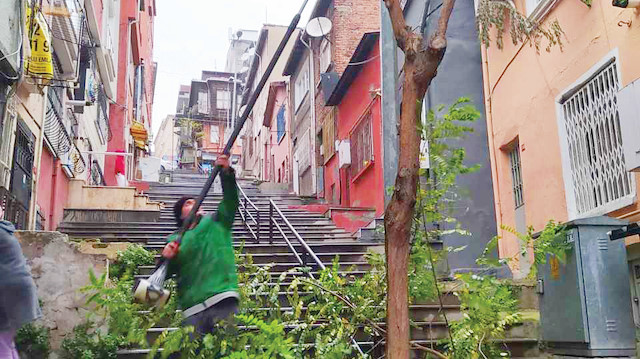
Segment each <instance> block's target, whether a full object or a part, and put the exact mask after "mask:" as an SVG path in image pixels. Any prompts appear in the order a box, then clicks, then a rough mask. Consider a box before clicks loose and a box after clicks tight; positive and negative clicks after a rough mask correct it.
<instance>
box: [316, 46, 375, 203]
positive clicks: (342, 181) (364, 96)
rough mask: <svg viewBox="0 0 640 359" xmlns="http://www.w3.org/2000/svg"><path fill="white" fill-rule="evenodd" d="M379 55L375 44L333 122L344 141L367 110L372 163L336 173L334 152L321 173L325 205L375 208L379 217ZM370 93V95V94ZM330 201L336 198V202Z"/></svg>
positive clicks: (336, 162)
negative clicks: (369, 114) (371, 142)
mask: <svg viewBox="0 0 640 359" xmlns="http://www.w3.org/2000/svg"><path fill="white" fill-rule="evenodd" d="M379 53H380V48H379V45H378V44H376V45H375V47H374V48H373V49H372V50H371V52H370V54H369V59H372V60H371V61H370V62H368V63H367V64H365V65H364V66H363V68H362V70H361V71H360V73H359V74H358V76H357V77H356V78H355V79H354V80H353V82H352V83H351V86H350V87H349V89H348V91H347V92H346V94H345V95H344V97H343V98H342V101H341V102H340V104H339V105H338V111H337V121H336V132H337V138H338V139H339V140H348V139H349V136H350V134H351V132H352V131H353V129H354V128H355V127H356V125H358V124H359V123H360V121H361V120H362V118H363V115H364V114H366V113H367V111H368V110H369V108H370V109H371V126H372V132H373V156H374V159H373V162H372V163H370V164H369V165H368V166H367V167H366V168H365V169H364V170H363V171H361V172H360V173H359V174H356V173H350V170H349V169H342V170H338V168H337V167H338V154H337V153H336V154H335V155H334V156H333V157H332V158H330V159H329V160H328V161H327V163H326V164H325V171H324V177H325V178H324V179H325V199H326V200H327V201H328V202H330V203H334V204H340V205H343V206H350V207H369V208H375V210H376V215H382V214H383V212H384V193H385V188H384V182H383V163H381V159H382V113H381V108H380V97H379V96H378V95H377V93H378V91H376V90H379V89H380V58H379ZM371 90H373V91H374V92H373V93H372V91H371ZM332 186H333V187H334V189H333V190H332ZM332 192H334V193H333V194H332ZM332 197H333V198H332ZM333 199H340V202H336V201H334V200H333Z"/></svg>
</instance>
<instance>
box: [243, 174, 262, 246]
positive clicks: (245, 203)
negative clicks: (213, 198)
mask: <svg viewBox="0 0 640 359" xmlns="http://www.w3.org/2000/svg"><path fill="white" fill-rule="evenodd" d="M238 190H240V194H241V195H242V200H241V201H240V209H241V210H240V218H242V223H243V224H244V226H245V227H246V228H247V230H248V231H249V233H251V236H252V237H253V240H254V241H255V242H256V243H259V242H260V211H259V210H258V207H257V206H256V205H255V204H254V203H253V201H251V199H249V197H248V196H247V194H246V193H245V192H244V190H243V189H242V187H240V185H238ZM249 207H251V208H253V210H254V211H255V212H256V217H257V219H256V217H254V216H253V214H252V213H251V211H250V209H249ZM249 218H250V219H251V221H252V222H253V224H254V225H255V226H256V230H255V231H254V229H253V228H251V225H250V223H249V221H248V219H249Z"/></svg>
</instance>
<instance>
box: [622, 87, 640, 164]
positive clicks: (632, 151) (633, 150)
mask: <svg viewBox="0 0 640 359" xmlns="http://www.w3.org/2000/svg"><path fill="white" fill-rule="evenodd" d="M618 112H619V114H620V133H621V135H622V149H623V152H624V163H625V166H626V169H627V171H631V172H640V81H639V80H636V81H634V82H632V83H631V84H629V85H628V86H627V87H625V88H623V89H622V90H620V91H619V92H618Z"/></svg>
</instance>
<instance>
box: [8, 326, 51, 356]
mask: <svg viewBox="0 0 640 359" xmlns="http://www.w3.org/2000/svg"><path fill="white" fill-rule="evenodd" d="M49 340H50V335H49V328H46V327H43V326H41V325H38V324H34V323H29V324H25V325H24V326H23V327H22V328H20V329H19V330H18V332H17V333H16V347H17V349H18V351H19V352H20V353H21V354H23V355H25V356H26V357H28V358H46V357H47V356H48V355H49V352H50V351H51V347H50V344H49Z"/></svg>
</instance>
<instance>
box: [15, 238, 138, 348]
mask: <svg viewBox="0 0 640 359" xmlns="http://www.w3.org/2000/svg"><path fill="white" fill-rule="evenodd" d="M16 237H17V238H18V240H19V241H20V245H21V246H22V251H23V253H24V256H25V257H26V258H27V263H28V264H29V266H30V267H31V274H32V276H33V279H34V281H35V283H36V286H37V288H38V298H39V299H40V300H41V301H42V314H43V318H42V319H41V322H42V324H43V325H44V326H46V327H47V328H50V329H51V345H52V348H53V349H54V350H57V349H59V348H60V344H61V342H62V339H63V337H64V336H65V335H66V334H69V333H71V331H72V329H73V327H74V326H76V325H78V324H80V323H82V322H83V321H84V320H86V315H87V313H88V312H89V310H90V307H88V306H86V305H85V302H86V300H87V298H86V296H85V295H84V294H82V293H80V292H79V289H80V288H82V287H84V286H86V285H88V284H89V274H88V273H89V269H93V271H94V272H95V273H96V275H98V276H99V275H101V274H102V273H104V271H105V268H106V264H107V259H110V260H114V259H115V258H116V253H117V251H118V250H124V249H126V247H127V246H128V245H129V244H128V243H110V244H108V245H106V244H100V245H95V244H96V243H82V244H77V243H73V242H70V241H69V240H68V238H67V236H66V235H65V234H62V233H59V232H25V231H18V232H16Z"/></svg>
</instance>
